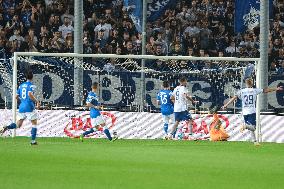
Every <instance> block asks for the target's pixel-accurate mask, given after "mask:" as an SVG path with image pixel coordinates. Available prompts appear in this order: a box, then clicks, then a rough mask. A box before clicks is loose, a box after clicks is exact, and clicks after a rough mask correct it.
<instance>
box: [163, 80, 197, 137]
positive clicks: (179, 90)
mask: <svg viewBox="0 0 284 189" xmlns="http://www.w3.org/2000/svg"><path fill="white" fill-rule="evenodd" d="M179 83H180V85H179V86H177V87H176V88H175V89H174V91H173V93H172V96H171V100H172V101H173V103H174V114H175V124H174V126H173V129H172V131H171V132H170V133H169V134H168V139H171V138H173V135H174V133H175V131H176V129H177V127H178V125H179V123H180V122H181V121H186V122H187V124H188V127H189V139H193V137H192V117H191V115H190V113H189V112H188V110H187V109H188V100H190V101H191V102H192V103H193V104H195V103H198V101H194V100H193V99H192V97H191V96H189V94H188V90H187V88H186V85H187V79H186V78H184V77H182V78H180V79H179Z"/></svg>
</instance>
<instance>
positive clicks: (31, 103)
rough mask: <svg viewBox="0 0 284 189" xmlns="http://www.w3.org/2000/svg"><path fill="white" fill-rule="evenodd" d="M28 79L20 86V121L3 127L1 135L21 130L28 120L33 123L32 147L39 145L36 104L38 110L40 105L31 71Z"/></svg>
mask: <svg viewBox="0 0 284 189" xmlns="http://www.w3.org/2000/svg"><path fill="white" fill-rule="evenodd" d="M26 79H27V81H26V82H24V83H22V84H21V85H20V86H19V89H18V91H17V96H16V98H17V100H18V99H20V101H21V103H20V106H19V114H18V116H19V120H18V121H17V123H11V124H10V125H8V126H5V127H3V128H2V130H1V131H0V134H1V135H2V134H3V133H4V132H5V131H7V130H9V129H16V128H20V127H21V126H22V125H23V122H24V120H25V119H26V118H27V119H28V120H30V121H31V123H32V129H31V145H37V142H36V135H37V119H38V116H37V112H36V111H35V104H36V106H37V108H39V107H40V103H39V101H38V100H37V99H36V98H35V96H34V93H35V88H36V86H35V85H33V84H32V80H33V73H32V72H31V71H28V72H27V74H26Z"/></svg>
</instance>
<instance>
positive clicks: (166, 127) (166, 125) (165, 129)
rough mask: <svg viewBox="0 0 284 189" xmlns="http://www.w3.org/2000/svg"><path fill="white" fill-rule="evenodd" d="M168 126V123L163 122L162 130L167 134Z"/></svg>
mask: <svg viewBox="0 0 284 189" xmlns="http://www.w3.org/2000/svg"><path fill="white" fill-rule="evenodd" d="M168 128H169V124H167V123H165V124H164V131H165V133H166V134H168Z"/></svg>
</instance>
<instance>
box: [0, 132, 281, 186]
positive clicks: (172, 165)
mask: <svg viewBox="0 0 284 189" xmlns="http://www.w3.org/2000/svg"><path fill="white" fill-rule="evenodd" d="M38 142H39V145H38V146H30V145H29V139H28V138H21V137H17V138H0V188H1V189H18V188H19V189H26V188H27V189H34V188H36V189H45V188H47V189H64V188H66V189H73V188H74V189H75V188H76V189H81V188H82V189H84V188H94V189H99V188H103V189H104V188H106V189H107V188H121V189H139V188H145V189H150V188H161V189H175V188H194V189H203V188H210V189H212V188H218V189H220V188H226V189H230V188H238V189H239V188H249V189H254V188H255V189H261V188H265V189H271V188H284V144H274V143H264V144H262V146H260V147H255V146H254V145H252V144H251V143H247V142H209V141H164V140H118V141H115V142H109V141H107V140H103V139H87V140H85V141H84V142H83V143H82V142H79V141H78V140H76V139H69V138H39V139H38Z"/></svg>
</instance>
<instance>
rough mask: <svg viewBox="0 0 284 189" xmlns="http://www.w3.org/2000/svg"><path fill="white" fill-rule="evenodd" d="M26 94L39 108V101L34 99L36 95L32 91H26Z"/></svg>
mask: <svg viewBox="0 0 284 189" xmlns="http://www.w3.org/2000/svg"><path fill="white" fill-rule="evenodd" d="M28 95H29V97H30V99H31V100H32V101H34V103H35V104H36V107H37V109H39V108H40V103H39V101H38V100H37V99H36V97H35V96H34V94H33V92H31V91H30V92H29V93H28Z"/></svg>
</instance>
